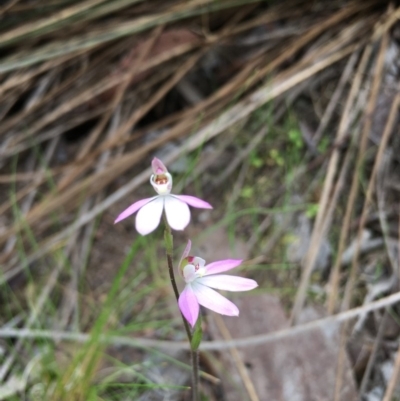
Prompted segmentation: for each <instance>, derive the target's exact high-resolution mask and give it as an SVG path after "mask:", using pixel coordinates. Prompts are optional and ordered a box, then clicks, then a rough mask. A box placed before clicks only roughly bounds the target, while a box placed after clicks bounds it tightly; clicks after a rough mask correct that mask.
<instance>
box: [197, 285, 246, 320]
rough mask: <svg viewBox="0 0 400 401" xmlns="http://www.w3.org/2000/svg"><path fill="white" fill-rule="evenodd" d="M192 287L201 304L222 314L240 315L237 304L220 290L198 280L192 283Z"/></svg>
mask: <svg viewBox="0 0 400 401" xmlns="http://www.w3.org/2000/svg"><path fill="white" fill-rule="evenodd" d="M192 288H193V291H194V294H195V295H196V298H197V301H198V302H199V304H200V305H203V306H205V307H206V308H208V309H211V310H213V311H214V312H217V313H220V314H221V315H227V316H239V309H238V308H237V306H236V305H235V304H233V303H232V302H231V301H229V300H228V299H226V298H225V297H223V296H222V295H221V294H218V292H216V291H214V290H212V289H211V288H208V287H206V286H205V285H202V284H200V283H198V281H197V280H196V281H195V282H193V283H192Z"/></svg>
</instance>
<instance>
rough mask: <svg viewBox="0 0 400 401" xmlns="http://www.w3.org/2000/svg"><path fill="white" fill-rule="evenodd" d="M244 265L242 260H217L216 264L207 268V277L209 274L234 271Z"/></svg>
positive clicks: (213, 263) (211, 264)
mask: <svg viewBox="0 0 400 401" xmlns="http://www.w3.org/2000/svg"><path fill="white" fill-rule="evenodd" d="M241 263H242V260H241V259H226V260H217V261H216V262H212V263H210V264H208V265H207V266H206V267H205V268H206V274H205V276H208V275H209V274H215V273H222V272H226V271H227V270H231V269H234V268H235V267H238V266H239V265H240V264H241Z"/></svg>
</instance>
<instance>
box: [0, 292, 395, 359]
mask: <svg viewBox="0 0 400 401" xmlns="http://www.w3.org/2000/svg"><path fill="white" fill-rule="evenodd" d="M399 301H400V292H397V293H395V294H392V295H389V296H387V297H384V298H382V299H380V300H379V301H374V302H371V303H369V304H367V305H363V306H360V307H358V308H354V309H349V310H347V311H345V312H340V313H338V314H337V315H331V316H327V317H325V318H322V319H318V320H313V321H311V322H309V323H305V324H300V325H298V326H294V327H288V328H286V329H282V330H278V331H275V332H272V333H268V334H260V335H257V336H252V337H246V338H240V339H234V340H221V341H203V342H202V343H201V345H200V351H202V350H204V351H212V350H215V351H216V350H227V349H230V348H232V347H235V348H239V347H253V346H259V345H261V344H266V343H270V342H274V341H279V340H280V339H282V338H289V337H295V336H296V335H298V334H300V333H305V332H307V331H309V330H314V329H317V328H324V327H326V326H329V325H337V324H340V323H343V322H346V321H348V320H351V319H354V318H355V317H357V316H359V315H362V314H364V313H369V312H373V311H375V310H378V309H382V308H385V307H388V306H390V305H394V304H396V303H397V302H399ZM0 338H25V339H26V338H31V339H35V338H37V339H41V338H45V339H51V340H54V341H60V340H68V341H75V342H80V343H84V342H87V341H89V340H90V335H89V334H85V333H76V332H75V333H74V332H65V331H64V332H60V331H51V330H25V329H15V328H1V329H0ZM102 340H103V341H104V342H105V343H106V344H110V345H115V346H123V345H125V346H129V347H135V348H145V347H154V348H156V349H165V350H168V349H169V350H181V349H189V346H190V345H189V344H188V343H187V342H185V341H163V340H153V339H148V338H132V337H122V336H104V337H103V338H102Z"/></svg>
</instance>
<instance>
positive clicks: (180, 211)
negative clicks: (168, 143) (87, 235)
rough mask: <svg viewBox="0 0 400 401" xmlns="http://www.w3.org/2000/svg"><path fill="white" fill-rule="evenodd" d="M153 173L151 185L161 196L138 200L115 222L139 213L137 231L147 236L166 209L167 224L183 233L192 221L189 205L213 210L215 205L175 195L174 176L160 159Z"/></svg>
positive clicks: (153, 164)
mask: <svg viewBox="0 0 400 401" xmlns="http://www.w3.org/2000/svg"><path fill="white" fill-rule="evenodd" d="M151 166H152V169H153V174H152V176H151V177H150V184H151V185H152V186H153V188H154V189H155V191H156V192H157V193H158V195H157V196H154V197H152V198H146V199H142V200H139V201H137V202H135V203H133V204H132V205H130V206H129V207H128V208H127V209H125V210H124V211H123V212H122V213H121V214H120V215H119V216H118V217H117V219H116V220H115V222H114V224H115V223H118V222H120V221H121V220H124V219H126V218H127V217H129V216H130V215H131V214H133V213H135V212H137V211H138V214H137V216H136V230H137V231H138V232H139V233H140V234H142V235H147V234H149V233H151V232H152V231H154V230H155V229H156V228H157V227H158V225H159V223H160V220H161V215H162V212H163V210H164V209H165V214H166V216H167V221H168V224H169V225H170V227H171V228H173V229H174V230H183V229H184V228H185V227H186V226H187V225H188V224H189V221H190V210H189V206H188V205H190V206H193V207H196V208H200V209H212V206H211V205H210V204H209V203H207V202H205V201H203V200H201V199H199V198H196V197H194V196H189V195H172V194H171V193H170V192H171V189H172V176H171V174H170V173H168V170H167V168H166V167H165V166H164V164H163V163H162V161H161V160H159V159H157V158H156V157H155V158H154V159H153V161H152V163H151Z"/></svg>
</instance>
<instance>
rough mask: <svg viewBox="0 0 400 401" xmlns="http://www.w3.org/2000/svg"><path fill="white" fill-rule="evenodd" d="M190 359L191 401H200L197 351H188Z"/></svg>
mask: <svg viewBox="0 0 400 401" xmlns="http://www.w3.org/2000/svg"><path fill="white" fill-rule="evenodd" d="M190 354H191V357H192V400H193V401H200V396H199V379H200V375H199V373H200V372H199V351H198V350H193V349H191V351H190Z"/></svg>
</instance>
